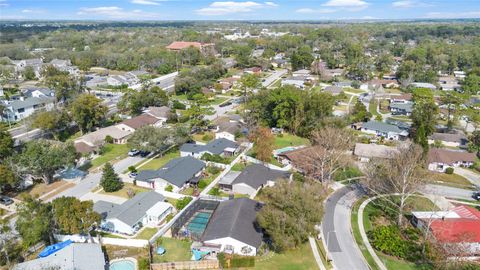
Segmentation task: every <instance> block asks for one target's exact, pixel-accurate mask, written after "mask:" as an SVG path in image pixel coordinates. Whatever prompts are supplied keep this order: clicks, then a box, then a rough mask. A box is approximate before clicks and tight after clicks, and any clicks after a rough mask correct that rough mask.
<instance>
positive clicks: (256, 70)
mask: <svg viewBox="0 0 480 270" xmlns="http://www.w3.org/2000/svg"><path fill="white" fill-rule="evenodd" d="M243 72H244V73H247V74H254V75H260V74H261V73H262V68H260V67H251V68H246V69H244V70H243Z"/></svg>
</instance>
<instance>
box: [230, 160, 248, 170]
mask: <svg viewBox="0 0 480 270" xmlns="http://www.w3.org/2000/svg"><path fill="white" fill-rule="evenodd" d="M247 165H248V164H246V165H245V164H244V163H243V162H237V163H236V164H235V165H233V166H232V169H231V170H232V171H236V172H240V171H243V169H245V167H246V166H247Z"/></svg>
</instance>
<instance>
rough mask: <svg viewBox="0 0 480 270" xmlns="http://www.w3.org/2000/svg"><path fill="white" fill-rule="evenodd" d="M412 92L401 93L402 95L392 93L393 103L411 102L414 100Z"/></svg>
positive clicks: (391, 99) (391, 100)
mask: <svg viewBox="0 0 480 270" xmlns="http://www.w3.org/2000/svg"><path fill="white" fill-rule="evenodd" d="M412 98H413V96H412V94H411V93H407V94H401V95H391V96H390V102H391V103H411V102H412Z"/></svg>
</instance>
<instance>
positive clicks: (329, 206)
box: [322, 187, 369, 270]
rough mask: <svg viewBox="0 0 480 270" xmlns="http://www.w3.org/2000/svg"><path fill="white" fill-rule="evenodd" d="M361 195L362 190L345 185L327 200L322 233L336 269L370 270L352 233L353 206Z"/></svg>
mask: <svg viewBox="0 0 480 270" xmlns="http://www.w3.org/2000/svg"><path fill="white" fill-rule="evenodd" d="M361 196H362V192H361V191H360V190H358V189H355V188H352V187H343V188H341V189H339V190H337V191H336V192H335V193H333V194H332V195H331V196H330V197H329V198H328V199H327V201H326V202H325V216H324V218H323V222H322V233H323V238H324V239H325V242H326V244H327V250H328V254H329V257H330V258H331V259H332V260H333V265H334V267H335V269H338V270H351V269H355V270H369V268H368V266H367V264H366V262H365V260H364V258H363V255H362V253H361V252H360V250H359V248H358V246H357V245H356V243H355V239H354V238H353V235H352V233H351V229H352V227H351V222H350V221H351V217H350V211H351V207H352V205H353V204H354V203H355V201H356V200H357V199H358V198H360V197H361Z"/></svg>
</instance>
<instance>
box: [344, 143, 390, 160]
mask: <svg viewBox="0 0 480 270" xmlns="http://www.w3.org/2000/svg"><path fill="white" fill-rule="evenodd" d="M396 153H398V149H397V148H396V147H392V146H386V145H379V144H365V143H357V144H355V149H354V150H353V155H354V156H356V157H358V159H359V160H360V161H361V162H368V161H370V159H372V158H383V159H385V158H392V156H393V155H394V154H396Z"/></svg>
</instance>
